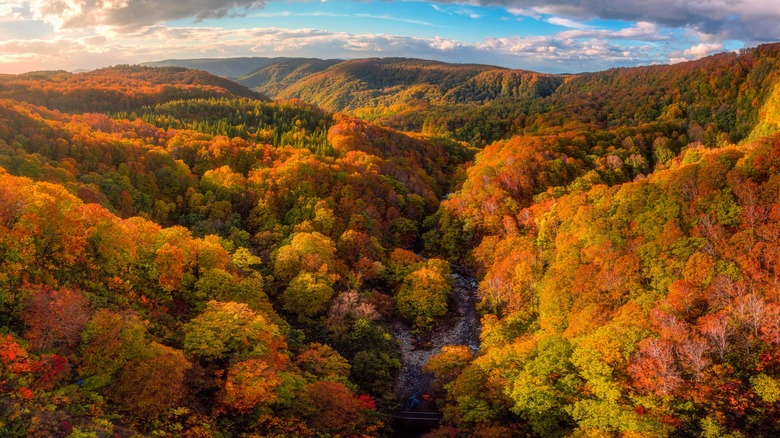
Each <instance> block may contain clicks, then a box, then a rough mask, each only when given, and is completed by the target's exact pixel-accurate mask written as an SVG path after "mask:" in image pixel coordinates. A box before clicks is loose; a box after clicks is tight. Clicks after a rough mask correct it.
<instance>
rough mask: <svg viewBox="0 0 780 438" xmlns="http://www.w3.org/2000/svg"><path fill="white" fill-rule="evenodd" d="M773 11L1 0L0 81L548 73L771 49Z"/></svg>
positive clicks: (664, 2) (253, 0)
mask: <svg viewBox="0 0 780 438" xmlns="http://www.w3.org/2000/svg"><path fill="white" fill-rule="evenodd" d="M778 23H780V0H439V1H419V0H379V1H374V0H361V1H353V0H312V1H295V0H292V1H290V0H226V1H222V0H0V73H22V72H26V71H34V70H68V71H77V70H83V69H86V70H90V69H95V68H100V67H106V66H110V65H116V64H135V63H140V62H147V61H159V60H164V59H172V58H173V59H181V58H225V57H244V56H267V57H276V56H288V57H316V58H339V59H353V58H365V57H388V56H403V57H411V58H425V59H436V60H441V61H447V62H457V63H480V64H491V65H499V66H503V67H510V68H522V69H526V70H533V71H540V72H548V73H566V72H568V73H578V72H583V71H597V70H604V69H607V68H611V67H627V66H636V65H649V64H669V63H677V62H682V61H686V60H692V59H697V58H701V57H703V56H707V55H709V54H713V53H717V52H723V51H730V50H738V49H740V48H743V47H753V46H756V45H758V44H761V43H766V42H775V41H780V25H778Z"/></svg>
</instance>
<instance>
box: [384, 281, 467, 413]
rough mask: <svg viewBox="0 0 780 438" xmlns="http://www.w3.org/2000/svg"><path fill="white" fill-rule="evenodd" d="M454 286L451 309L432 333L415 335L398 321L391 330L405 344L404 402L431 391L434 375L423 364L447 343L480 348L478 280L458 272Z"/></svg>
mask: <svg viewBox="0 0 780 438" xmlns="http://www.w3.org/2000/svg"><path fill="white" fill-rule="evenodd" d="M453 276H454V277H455V282H454V284H453V287H452V292H451V295H450V298H451V300H452V301H451V304H452V307H451V310H450V312H449V313H448V314H447V315H446V316H445V317H444V319H443V321H442V322H441V323H439V324H438V325H437V327H436V328H435V329H434V330H433V331H432V332H430V333H421V334H418V335H414V334H412V332H411V329H410V328H409V326H408V325H406V324H404V323H403V322H401V321H396V322H395V323H394V324H393V325H392V326H391V332H392V334H393V336H395V338H396V339H398V342H399V343H400V346H401V362H402V365H401V370H400V372H399V373H398V379H397V380H396V384H395V393H396V396H397V397H398V400H399V401H400V402H401V403H404V401H406V400H407V399H408V398H409V397H410V396H412V395H413V394H416V393H430V392H431V391H432V385H433V375H432V374H430V373H424V372H423V370H422V367H423V365H424V364H425V362H427V361H428V359H429V358H430V357H431V356H433V355H435V354H437V353H439V352H440V351H441V349H442V347H444V346H446V345H468V346H469V347H471V348H472V350H473V351H476V350H477V349H478V348H479V333H480V330H481V326H480V320H479V315H478V314H477V311H476V307H475V302H476V295H477V281H476V280H475V279H474V278H473V277H471V276H468V275H465V274H460V273H455V274H453Z"/></svg>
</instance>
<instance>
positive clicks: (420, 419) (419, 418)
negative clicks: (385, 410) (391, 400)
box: [392, 411, 442, 425]
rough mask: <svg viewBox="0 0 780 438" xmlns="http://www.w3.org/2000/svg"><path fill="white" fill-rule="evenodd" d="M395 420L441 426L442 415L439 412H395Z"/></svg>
mask: <svg viewBox="0 0 780 438" xmlns="http://www.w3.org/2000/svg"><path fill="white" fill-rule="evenodd" d="M392 416H393V419H394V420H403V421H409V422H415V423H433V424H434V425H436V424H439V421H441V417H442V414H441V412H439V411H394V412H393V414H392Z"/></svg>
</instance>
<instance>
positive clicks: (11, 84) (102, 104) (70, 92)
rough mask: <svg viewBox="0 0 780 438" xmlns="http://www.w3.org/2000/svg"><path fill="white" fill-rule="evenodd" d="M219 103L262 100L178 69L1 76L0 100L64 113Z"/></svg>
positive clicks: (123, 68) (237, 87) (229, 84)
mask: <svg viewBox="0 0 780 438" xmlns="http://www.w3.org/2000/svg"><path fill="white" fill-rule="evenodd" d="M218 97H228V98H229V97H247V98H254V99H265V97H263V96H262V95H260V94H259V93H256V92H253V91H251V90H249V89H248V88H246V87H244V86H241V85H239V84H236V83H235V82H231V81H229V80H227V79H224V78H221V77H218V76H214V75H212V74H209V73H206V72H205V71H198V70H189V69H185V68H181V67H166V68H152V67H141V66H130V65H124V66H116V67H109V68H103V69H98V70H93V71H90V72H86V73H76V74H73V73H68V72H64V71H41V72H33V73H26V74H23V75H0V98H10V99H14V100H18V101H21V102H28V103H32V104H35V105H42V106H46V107H48V108H51V109H59V110H62V111H67V112H100V111H122V110H131V109H135V108H138V107H141V106H143V105H153V104H157V103H163V102H168V101H172V100H177V99H192V98H204V99H207V98H218Z"/></svg>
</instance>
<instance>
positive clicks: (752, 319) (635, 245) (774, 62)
mask: <svg viewBox="0 0 780 438" xmlns="http://www.w3.org/2000/svg"><path fill="white" fill-rule="evenodd" d="M241 62H242V63H243V64H244V65H245V66H253V65H254V66H257V65H260V67H259V68H260V70H257V71H256V72H254V73H253V74H252V75H250V76H252V78H253V79H252V80H254V81H255V82H254V83H253V84H252V85H253V87H255V88H256V91H251V90H250V89H248V88H246V87H244V86H242V85H239V84H236V83H234V82H232V81H229V80H227V79H224V78H220V77H217V76H213V75H211V74H209V73H206V72H204V71H199V70H189V69H185V68H181V67H162V68H153V67H140V66H117V67H112V68H106V69H101V70H96V71H93V72H88V73H79V74H71V73H67V72H61V71H57V72H36V73H28V74H24V75H16V76H13V75H4V76H0V431H2V435H3V436H19V437H21V436H34V437H35V436H37V437H50V436H63V437H66V436H70V437H91V436H96V437H103V436H106V437H108V436H121V437H130V436H139V435H140V436H171V437H172V436H189V437H207V436H215V437H223V436H247V437H250V436H257V437H259V436H269V437H270V436H278V437H282V436H312V437H315V436H317V437H318V436H342V437H351V436H356V437H357V436H390V435H393V434H394V433H398V432H399V430H398V424H397V422H395V423H394V422H393V421H392V418H393V413H394V412H395V411H397V410H398V409H399V408H400V407H401V406H403V405H404V404H405V400H402V399H399V396H398V394H397V391H396V390H395V388H394V383H395V380H396V378H397V376H398V374H399V370H400V369H401V368H402V367H403V365H404V364H403V363H402V360H401V359H402V357H401V353H400V346H399V340H398V339H396V337H394V336H393V334H392V333H393V327H395V326H398V325H399V324H400V325H402V326H404V327H406V328H408V330H409V332H410V333H412V334H414V335H415V336H417V337H419V339H422V340H426V339H427V340H428V341H430V340H431V339H430V337H431V333H436V332H435V330H437V329H438V328H440V327H442V326H446V325H447V324H448V321H450V320H452V319H453V318H455V317H456V316H457V315H455V313H456V306H455V305H454V298H453V284H454V283H455V281H456V278H459V277H460V276H463V275H469V276H473V277H474V278H476V279H477V281H478V289H477V291H476V301H477V309H478V311H479V315H480V317H481V335H480V342H479V345H476V346H475V345H448V346H445V347H444V348H442V349H441V351H440V352H439V353H438V354H437V355H435V356H433V357H432V358H431V359H430V360H429V361H428V362H427V363H426V364H425V367H424V369H425V371H426V372H428V373H430V374H432V375H433V385H432V387H431V388H430V391H431V393H432V396H433V397H432V400H433V401H432V402H431V403H433V404H434V405H435V406H436V407H437V409H438V410H440V412H441V413H442V414H443V418H442V421H441V423H440V424H439V425H438V426H437V427H435V428H433V429H432V430H430V431H429V432H428V435H427V436H429V437H456V436H481V437H504V436H544V437H548V436H553V437H554V436H561V437H562V436H575V437H585V436H588V437H591V436H592V437H601V436H626V437H639V436H648V437H649V436H704V437H720V436H733V437H739V436H776V435H777V434H778V433H779V432H780V431H779V430H778V429H780V424H778V421H779V420H780V412H778V411H777V409H778V401H780V295H778V294H776V293H775V292H776V291H777V290H778V278H780V277H779V276H780V264H778V260H780V259H779V258H778V257H780V242H779V241H778V239H779V238H780V228H779V226H778V222H779V221H780V205H779V204H778V203H777V200H778V197H779V196H780V179H779V178H780V176H779V175H780V170H779V169H780V45H766V46H760V47H758V48H755V49H748V50H743V51H740V52H739V53H727V54H720V55H716V56H712V57H708V58H705V59H702V60H699V61H694V62H688V63H683V64H677V65H672V66H652V67H640V68H631V69H614V70H609V71H605V72H599V73H592V74H582V75H564V76H561V75H545V74H540V73H533V72H527V71H521V70H508V69H499V68H495V67H490V66H479V65H466V66H463V65H448V64H444V63H437V62H432V61H420V60H405V59H386V60H376V59H370V60H354V61H345V62H336V61H321V60H313V59H307V60H303V59H277V60H264V61H263V62H260V64H256V63H255V62H254V61H251V60H247V59H243V60H241ZM221 68H223V69H225V68H226V67H225V66H222V67H221ZM247 68H249V67H247ZM226 71H227V70H226ZM248 77H249V76H247V78H248ZM261 84H262V85H261ZM263 87H265V88H263ZM258 90H259V91H265V92H266V93H267V94H268V95H269V96H271V97H273V98H274V99H275V100H270V99H269V98H268V97H266V95H265V94H261V93H260V92H258ZM432 331H433V332H432Z"/></svg>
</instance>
